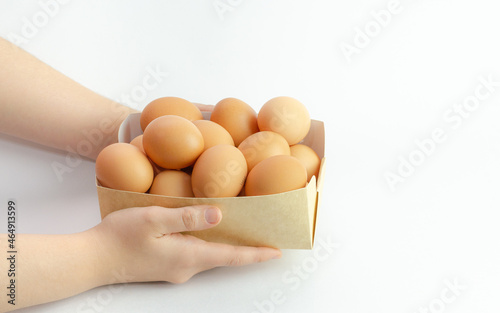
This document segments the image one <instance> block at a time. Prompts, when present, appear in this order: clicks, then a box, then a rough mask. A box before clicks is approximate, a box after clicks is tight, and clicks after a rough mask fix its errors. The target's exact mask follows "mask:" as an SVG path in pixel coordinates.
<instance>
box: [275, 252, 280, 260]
mask: <svg viewBox="0 0 500 313" xmlns="http://www.w3.org/2000/svg"><path fill="white" fill-rule="evenodd" d="M273 259H281V253H280V254H277V255H275V256H273Z"/></svg>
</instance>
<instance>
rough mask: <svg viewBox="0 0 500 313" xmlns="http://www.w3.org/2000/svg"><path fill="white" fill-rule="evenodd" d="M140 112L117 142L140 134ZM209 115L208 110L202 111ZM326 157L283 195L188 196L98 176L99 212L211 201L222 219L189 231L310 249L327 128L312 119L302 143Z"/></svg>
mask: <svg viewBox="0 0 500 313" xmlns="http://www.w3.org/2000/svg"><path fill="white" fill-rule="evenodd" d="M139 118H140V113H136V114H132V115H130V116H129V117H128V118H127V119H126V120H125V121H124V122H123V124H122V125H121V127H120V131H119V134H118V137H119V142H130V141H131V140H132V139H133V138H135V137H136V136H138V135H140V134H142V130H141V127H140V124H139ZM204 118H205V119H209V118H210V113H204ZM302 143H303V144H306V145H308V146H310V147H311V148H312V149H314V150H315V151H316V153H317V154H318V155H319V157H320V158H321V159H322V161H321V167H320V172H319V175H318V176H319V177H318V179H316V177H313V178H312V179H311V181H310V182H309V183H308V185H307V186H306V187H304V188H301V189H297V190H293V191H289V192H284V193H280V194H274V195H267V196H253V197H232V198H184V197H167V196H159V195H152V194H147V193H137V192H128V191H121V190H114V189H110V188H106V187H102V186H100V185H99V183H98V181H97V179H96V185H97V194H98V198H99V206H100V210H101V217H102V218H104V217H105V216H106V215H107V214H109V213H111V212H113V211H116V210H120V209H124V208H129V207H137V206H139V207H142V206H150V205H158V206H164V207H166V210H168V208H176V207H182V206H188V205H194V204H211V205H215V206H217V207H219V208H220V210H221V211H222V216H223V217H222V221H221V222H220V224H219V225H217V226H216V227H214V228H212V229H208V230H203V231H196V232H187V233H189V234H191V235H193V236H196V237H198V238H201V239H204V240H207V241H213V242H222V243H229V244H233V245H248V246H268V247H276V248H281V249H312V247H313V245H314V233H315V226H316V214H317V210H318V207H319V205H320V202H321V193H322V188H323V176H324V170H325V158H324V147H325V130H324V124H323V122H320V121H316V120H313V121H312V123H311V129H310V131H309V134H308V135H307V136H306V138H305V139H304V140H303V142H302Z"/></svg>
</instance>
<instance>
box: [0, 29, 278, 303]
mask: <svg viewBox="0 0 500 313" xmlns="http://www.w3.org/2000/svg"><path fill="white" fill-rule="evenodd" d="M0 82H1V83H0V132H2V133H5V134H8V135H11V136H15V137H18V138H22V139H25V140H28V141H31V142H35V143H38V144H41V145H44V146H48V147H52V148H55V149H58V150H65V151H76V152H78V151H79V150H78V148H79V144H80V143H81V142H82V140H86V137H85V136H84V132H83V131H84V130H87V131H90V130H93V129H100V130H105V133H106V137H104V138H103V139H102V140H101V141H99V142H98V143H97V144H96V145H94V146H93V147H92V149H91V150H84V151H83V150H81V149H80V151H81V152H82V153H80V154H81V155H82V156H84V157H87V158H89V159H95V158H96V157H97V155H98V154H99V152H100V151H101V150H102V149H103V148H104V147H106V146H107V145H109V144H111V143H114V142H116V137H117V132H118V127H119V125H120V124H121V122H122V121H123V120H124V119H125V118H126V117H127V115H128V114H130V113H133V112H136V111H135V110H133V109H130V108H128V107H126V106H123V105H120V104H118V103H116V102H114V101H111V100H109V99H107V98H105V97H102V96H100V95H98V94H96V93H95V92H93V91H91V90H89V89H87V88H85V87H84V86H82V85H80V84H78V83H76V82H75V81H73V80H71V79H70V78H68V77H66V76H64V75H63V74H62V73H60V72H57V71H56V70H54V69H53V68H51V67H50V66H48V65H46V64H44V63H43V62H41V61H40V60H38V59H36V58H35V57H34V56H32V55H30V54H29V53H27V52H25V51H23V50H22V49H20V48H18V47H16V46H14V45H12V44H11V43H9V42H7V41H6V40H4V39H2V38H0ZM27 86H30V87H29V88H27ZM198 106H199V107H200V109H201V110H210V109H211V107H210V106H203V105H198ZM80 148H81V147H80ZM221 219H222V215H221V212H220V210H219V209H218V208H216V207H213V206H193V207H184V208H177V209H171V208H162V207H144V208H129V209H124V210H121V211H117V212H114V213H112V214H110V215H108V216H107V217H106V218H104V219H103V221H102V222H101V223H100V224H98V225H96V226H95V227H93V228H91V229H89V230H87V231H84V232H81V233H75V234H68V235H34V234H33V235H31V234H17V235H16V242H15V244H16V250H17V255H16V263H15V265H16V276H15V280H16V295H17V296H16V302H15V303H16V305H15V306H14V305H11V304H9V303H8V300H10V298H9V297H7V295H6V293H5V292H2V294H0V312H7V311H12V310H15V309H20V308H23V307H27V306H32V305H36V304H41V303H46V302H50V301H56V300H59V299H63V298H67V297H70V296H73V295H76V294H78V293H81V292H84V291H86V290H89V289H92V288H95V287H98V286H103V285H107V284H112V283H126V282H148V281H168V282H172V283H182V282H185V281H187V280H188V279H190V278H191V277H192V276H193V275H195V274H197V273H199V272H201V271H205V270H208V269H211V268H214V267H220V266H240V265H248V264H252V263H257V262H263V261H267V260H270V259H273V258H280V257H281V251H280V250H278V249H273V248H267V247H243V246H231V245H226V244H219V243H212V242H206V241H203V240H201V239H198V238H195V237H193V236H187V235H183V234H181V233H180V232H183V231H196V230H203V229H207V228H210V227H214V226H216V225H217V224H218V223H219V222H220V220H221ZM7 240H8V237H7V235H6V234H0V249H1V250H0V276H1V277H2V278H1V279H0V281H1V282H2V286H1V287H2V289H3V290H5V289H6V287H7V286H8V284H7V285H6V284H5V283H4V282H6V283H7V282H8V281H9V280H10V279H12V277H7V273H8V270H9V268H10V261H9V260H8V257H9V254H7V251H9V250H11V249H9V248H8V242H7ZM4 285H6V286H4Z"/></svg>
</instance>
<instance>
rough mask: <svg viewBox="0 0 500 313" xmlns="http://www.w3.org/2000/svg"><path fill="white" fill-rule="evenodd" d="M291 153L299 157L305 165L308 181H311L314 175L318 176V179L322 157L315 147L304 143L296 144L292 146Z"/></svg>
mask: <svg viewBox="0 0 500 313" xmlns="http://www.w3.org/2000/svg"><path fill="white" fill-rule="evenodd" d="M290 155H291V156H293V157H296V158H297V159H299V161H300V162H301V163H302V164H303V165H304V166H305V168H306V170H307V181H310V180H311V178H312V177H313V176H316V179H318V173H319V166H320V164H321V159H320V158H319V156H318V155H317V154H316V152H315V151H314V150H313V149H311V148H310V147H308V146H306V145H303V144H296V145H293V146H291V147H290Z"/></svg>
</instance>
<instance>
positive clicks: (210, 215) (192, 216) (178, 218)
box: [160, 205, 222, 233]
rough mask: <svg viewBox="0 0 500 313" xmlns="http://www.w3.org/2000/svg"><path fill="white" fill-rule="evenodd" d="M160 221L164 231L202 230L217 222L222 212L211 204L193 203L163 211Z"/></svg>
mask: <svg viewBox="0 0 500 313" xmlns="http://www.w3.org/2000/svg"><path fill="white" fill-rule="evenodd" d="M163 212H164V214H162V217H161V218H160V223H161V224H162V225H163V227H162V228H164V231H165V232H166V233H178V232H183V231H193V230H203V229H207V228H210V227H213V226H215V225H217V224H219V222H220V220H221V219H222V213H221V212H220V210H219V208H217V207H215V206H211V205H195V206H187V207H182V208H176V209H166V210H164V211H163Z"/></svg>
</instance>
